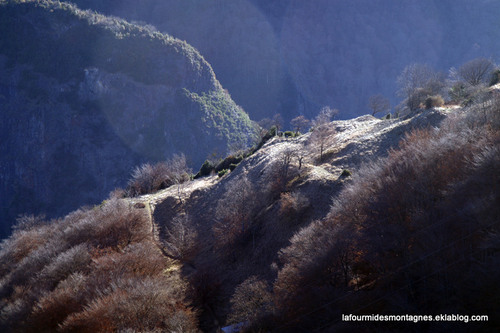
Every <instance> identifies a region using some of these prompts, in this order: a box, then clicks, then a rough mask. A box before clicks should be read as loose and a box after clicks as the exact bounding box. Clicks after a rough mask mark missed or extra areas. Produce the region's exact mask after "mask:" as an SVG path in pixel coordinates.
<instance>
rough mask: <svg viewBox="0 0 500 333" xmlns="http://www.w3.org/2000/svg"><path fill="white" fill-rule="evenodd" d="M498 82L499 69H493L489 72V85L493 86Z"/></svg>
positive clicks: (499, 79) (499, 80)
mask: <svg viewBox="0 0 500 333" xmlns="http://www.w3.org/2000/svg"><path fill="white" fill-rule="evenodd" d="M499 82H500V69H495V70H494V71H493V73H491V79H490V83H489V86H490V87H491V86H494V85H495V84H497V83H499Z"/></svg>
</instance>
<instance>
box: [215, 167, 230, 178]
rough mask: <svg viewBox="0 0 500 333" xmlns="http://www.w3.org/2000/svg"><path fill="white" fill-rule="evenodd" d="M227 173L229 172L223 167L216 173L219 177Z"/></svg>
mask: <svg viewBox="0 0 500 333" xmlns="http://www.w3.org/2000/svg"><path fill="white" fill-rule="evenodd" d="M227 173H229V169H223V170H221V171H219V172H218V173H217V175H218V176H219V178H221V177H224V176H225V175H226V174H227Z"/></svg>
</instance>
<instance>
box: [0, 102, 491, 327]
mask: <svg viewBox="0 0 500 333" xmlns="http://www.w3.org/2000/svg"><path fill="white" fill-rule="evenodd" d="M499 106H500V101H499V100H498V99H496V100H495V99H492V100H490V101H489V102H487V103H479V104H477V105H473V106H471V107H468V108H466V109H460V108H440V109H432V110H425V111H422V112H419V113H417V114H413V115H411V116H409V117H407V118H405V119H393V120H380V119H376V118H374V117H372V116H363V117H359V118H357V119H352V120H349V121H335V122H332V123H329V124H328V125H327V127H328V128H329V129H330V130H332V131H331V132H329V135H327V140H326V141H325V142H324V143H325V144H324V152H323V154H322V153H321V152H320V150H319V143H318V141H317V139H316V138H317V134H315V131H317V130H318V128H316V129H314V130H313V131H312V132H311V133H308V134H304V135H301V136H299V137H297V138H288V139H286V138H280V137H274V138H271V139H270V140H269V141H268V142H267V143H265V144H264V145H263V146H262V148H261V149H260V150H258V151H256V152H254V153H253V154H252V155H250V156H248V157H246V158H245V159H244V160H243V161H242V162H240V163H239V164H238V166H236V167H235V168H234V170H233V171H231V172H230V173H229V174H226V175H224V176H222V177H218V176H208V177H205V178H201V179H196V180H193V181H191V182H187V183H184V184H179V185H176V186H172V187H169V188H167V189H164V190H162V191H160V192H157V193H153V194H148V195H144V196H139V197H135V198H127V199H123V198H122V199H117V198H110V199H109V200H107V201H105V202H103V203H102V204H101V205H100V206H95V207H89V208H82V209H80V210H78V211H75V212H73V213H71V214H69V215H68V216H66V217H65V218H64V219H59V220H53V221H50V222H46V221H43V220H40V219H37V218H24V219H23V220H21V221H20V223H19V224H18V225H17V227H16V230H15V232H14V234H13V235H12V237H11V238H9V239H7V240H5V241H4V242H3V243H2V246H1V250H0V276H1V279H0V307H1V317H0V325H1V326H0V327H2V329H4V330H11V331H19V330H21V331H30V327H37V329H38V330H44V329H45V330H49V331H50V330H54V328H57V330H59V331H71V330H80V331H82V330H83V331H106V330H136V331H144V330H155V329H156V330H173V329H174V328H175V329H177V330H183V331H189V332H191V331H193V332H195V331H198V330H202V331H206V332H214V331H216V330H217V329H218V328H220V327H222V326H224V325H227V324H232V323H238V322H243V323H245V325H246V326H247V328H248V329H250V330H253V331H259V330H260V331H262V330H264V331H276V332H290V331H297V332H300V331H314V330H317V331H329V330H331V329H335V330H346V331H352V330H353V329H356V330H357V331H363V330H365V329H367V327H368V326H366V325H363V323H346V322H342V321H341V316H340V315H341V314H342V313H353V314H364V313H365V312H366V313H369V314H371V313H378V314H384V315H385V314H393V313H395V314H401V313H409V314H410V313H411V314H421V313H424V314H431V315H434V314H439V313H459V314H465V313H466V309H467V308H468V307H469V306H470V304H473V305H474V309H476V310H475V311H477V313H480V314H486V315H488V316H489V321H488V322H478V323H468V324H465V323H459V322H448V323H446V322H440V323H426V324H423V325H424V326H420V324H416V323H413V322H412V323H408V322H406V323H397V325H396V323H378V324H380V327H381V329H382V330H384V331H387V332H392V331H394V332H397V331H401V330H407V329H408V327H409V325H413V326H411V327H416V326H418V329H419V331H429V332H439V331H443V328H444V329H446V330H448V329H451V328H453V329H454V330H456V331H460V332H462V331H463V332H466V331H468V330H470V329H471V328H472V329H474V330H478V331H484V330H488V329H490V328H493V329H494V328H497V327H498V319H499V318H497V317H496V313H495V312H493V311H494V305H495V304H496V300H497V299H498V288H497V287H496V281H497V278H498V276H500V271H499V270H498V267H499V266H498V234H499V233H498V221H499V219H498V217H499V216H500V212H499V210H498V207H500V206H499V205H498V203H499V201H498V200H499V198H500V197H499V194H500V182H499V181H500V180H499V178H498V174H497V173H495V171H496V170H497V169H498V166H499V163H500V160H499V158H498V156H499V154H498V150H499V130H500V120H499V116H498V109H499ZM321 155H323V156H322V157H323V158H322V159H321ZM346 168H349V170H350V172H347V171H346V170H345V169H346ZM429 240H430V241H429ZM145 258H147V259H146V260H145ZM478 276H479V277H481V279H477V277H478ZM364 324H366V323H364ZM370 325H371V324H370ZM369 328H371V327H369Z"/></svg>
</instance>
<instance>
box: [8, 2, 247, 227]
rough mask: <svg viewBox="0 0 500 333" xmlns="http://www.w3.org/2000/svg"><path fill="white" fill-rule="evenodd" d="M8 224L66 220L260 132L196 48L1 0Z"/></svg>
mask: <svg viewBox="0 0 500 333" xmlns="http://www.w3.org/2000/svg"><path fill="white" fill-rule="evenodd" d="M0 110H1V118H2V121H1V123H0V132H1V133H0V136H1V143H2V144H1V146H0V153H1V156H2V159H1V160H0V170H1V177H2V182H1V188H0V197H1V198H2V200H1V207H0V220H2V230H3V231H2V233H4V232H6V231H8V230H9V225H10V223H11V222H12V221H13V219H14V218H15V217H16V216H17V215H18V214H21V213H34V214H39V213H46V214H48V215H49V216H54V215H61V214H65V213H67V212H68V211H70V210H72V209H75V208H77V207H78V206H81V205H83V204H90V203H96V202H99V201H100V200H102V198H104V197H105V196H106V195H107V194H108V193H109V191H111V190H113V189H114V188H115V187H117V186H123V185H124V181H125V180H126V179H127V178H128V174H129V173H130V172H131V170H132V169H133V168H134V167H135V166H137V165H138V164H141V163H144V162H145V161H158V160H163V159H166V158H168V157H169V156H171V155H172V154H174V153H181V152H182V153H185V154H186V155H187V157H188V159H189V161H190V163H191V165H193V166H197V165H199V164H201V162H202V161H203V160H204V159H205V158H206V156H207V155H208V154H210V153H212V152H213V151H218V152H219V153H221V154H224V153H227V152H228V150H229V147H232V146H245V145H248V144H249V143H250V142H251V141H252V140H253V135H254V132H255V129H254V127H253V124H252V122H251V121H250V119H249V118H248V115H247V114H246V113H245V112H244V111H243V110H242V109H241V108H240V107H238V106H237V105H236V104H235V103H234V102H233V101H232V99H231V97H230V96H229V94H228V93H227V92H225V91H224V89H223V88H222V86H221V85H220V83H219V82H218V81H217V79H216V77H215V74H214V72H213V71H212V68H211V66H210V65H209V64H208V63H207V62H206V61H205V60H204V58H203V57H202V56H201V55H200V54H199V53H198V52H197V51H196V50H195V49H194V48H193V47H191V46H190V45H188V44H187V43H185V42H182V41H180V40H177V39H175V38H173V37H171V36H168V35H164V34H160V33H158V32H155V31H152V30H149V29H146V28H143V27H139V26H136V25H132V24H130V23H128V22H126V21H123V20H121V19H117V18H109V17H105V16H102V15H99V14H96V13H94V12H91V11H82V10H80V9H78V8H76V7H75V6H73V5H69V4H64V3H60V2H53V1H0Z"/></svg>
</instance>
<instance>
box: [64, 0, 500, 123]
mask: <svg viewBox="0 0 500 333" xmlns="http://www.w3.org/2000/svg"><path fill="white" fill-rule="evenodd" d="M74 2H75V3H77V4H78V5H79V6H81V7H83V8H92V9H95V10H98V11H102V12H104V13H106V14H111V15H116V16H119V17H124V18H127V19H129V20H136V21H142V22H143V23H144V24H152V25H154V26H155V27H156V28H157V29H158V30H160V31H164V32H167V33H169V34H171V35H173V36H175V37H177V38H180V39H183V40H186V41H187V42H188V43H190V44H191V45H193V46H194V47H196V48H197V49H198V50H199V51H200V52H201V53H202V54H203V56H204V57H205V58H206V59H207V61H208V62H209V63H210V64H211V65H212V66H213V68H214V71H215V73H216V75H217V77H218V79H219V80H220V81H221V83H222V85H223V86H224V87H225V88H227V89H228V90H229V91H230V93H231V95H232V96H233V98H234V100H235V101H236V103H237V104H239V105H241V106H242V107H243V108H244V109H245V111H247V112H248V113H249V114H250V117H251V118H252V119H255V120H259V119H261V118H264V117H269V116H270V115H272V114H274V113H281V114H282V115H283V116H284V118H285V119H288V120H289V119H291V118H293V117H294V116H296V115H298V114H304V115H306V116H309V117H311V116H314V115H315V114H316V113H317V112H318V109H319V108H320V107H322V106H325V105H328V106H330V107H334V108H338V109H340V111H341V113H340V114H339V117H340V118H343V119H347V118H351V117H354V116H357V115H362V114H366V113H367V112H368V108H367V104H368V98H369V97H370V96H371V95H373V94H383V95H385V96H387V97H388V98H389V99H390V100H391V102H392V104H393V105H395V104H397V103H398V99H397V97H396V96H395V92H396V90H397V89H396V77H397V76H398V75H399V73H401V71H402V70H403V68H404V67H405V66H406V65H408V64H410V63H413V62H419V63H426V64H428V65H430V66H431V67H434V68H435V69H436V70H441V71H445V72H446V71H448V69H449V68H450V67H453V66H459V65H460V64H462V63H465V62H466V61H468V60H471V59H473V58H476V57H480V56H481V57H486V58H489V57H493V58H495V57H496V56H497V55H498V54H499V53H500V43H499V40H500V22H499V21H498V13H500V3H499V2H498V1H491V0H477V1H476V0H402V1H392V0H355V1H342V0H315V1H301V0H274V1H273V0H270V1H266V0H214V1H203V0H144V1H140V2H139V1H132V0H113V1H97V0H75V1H74Z"/></svg>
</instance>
